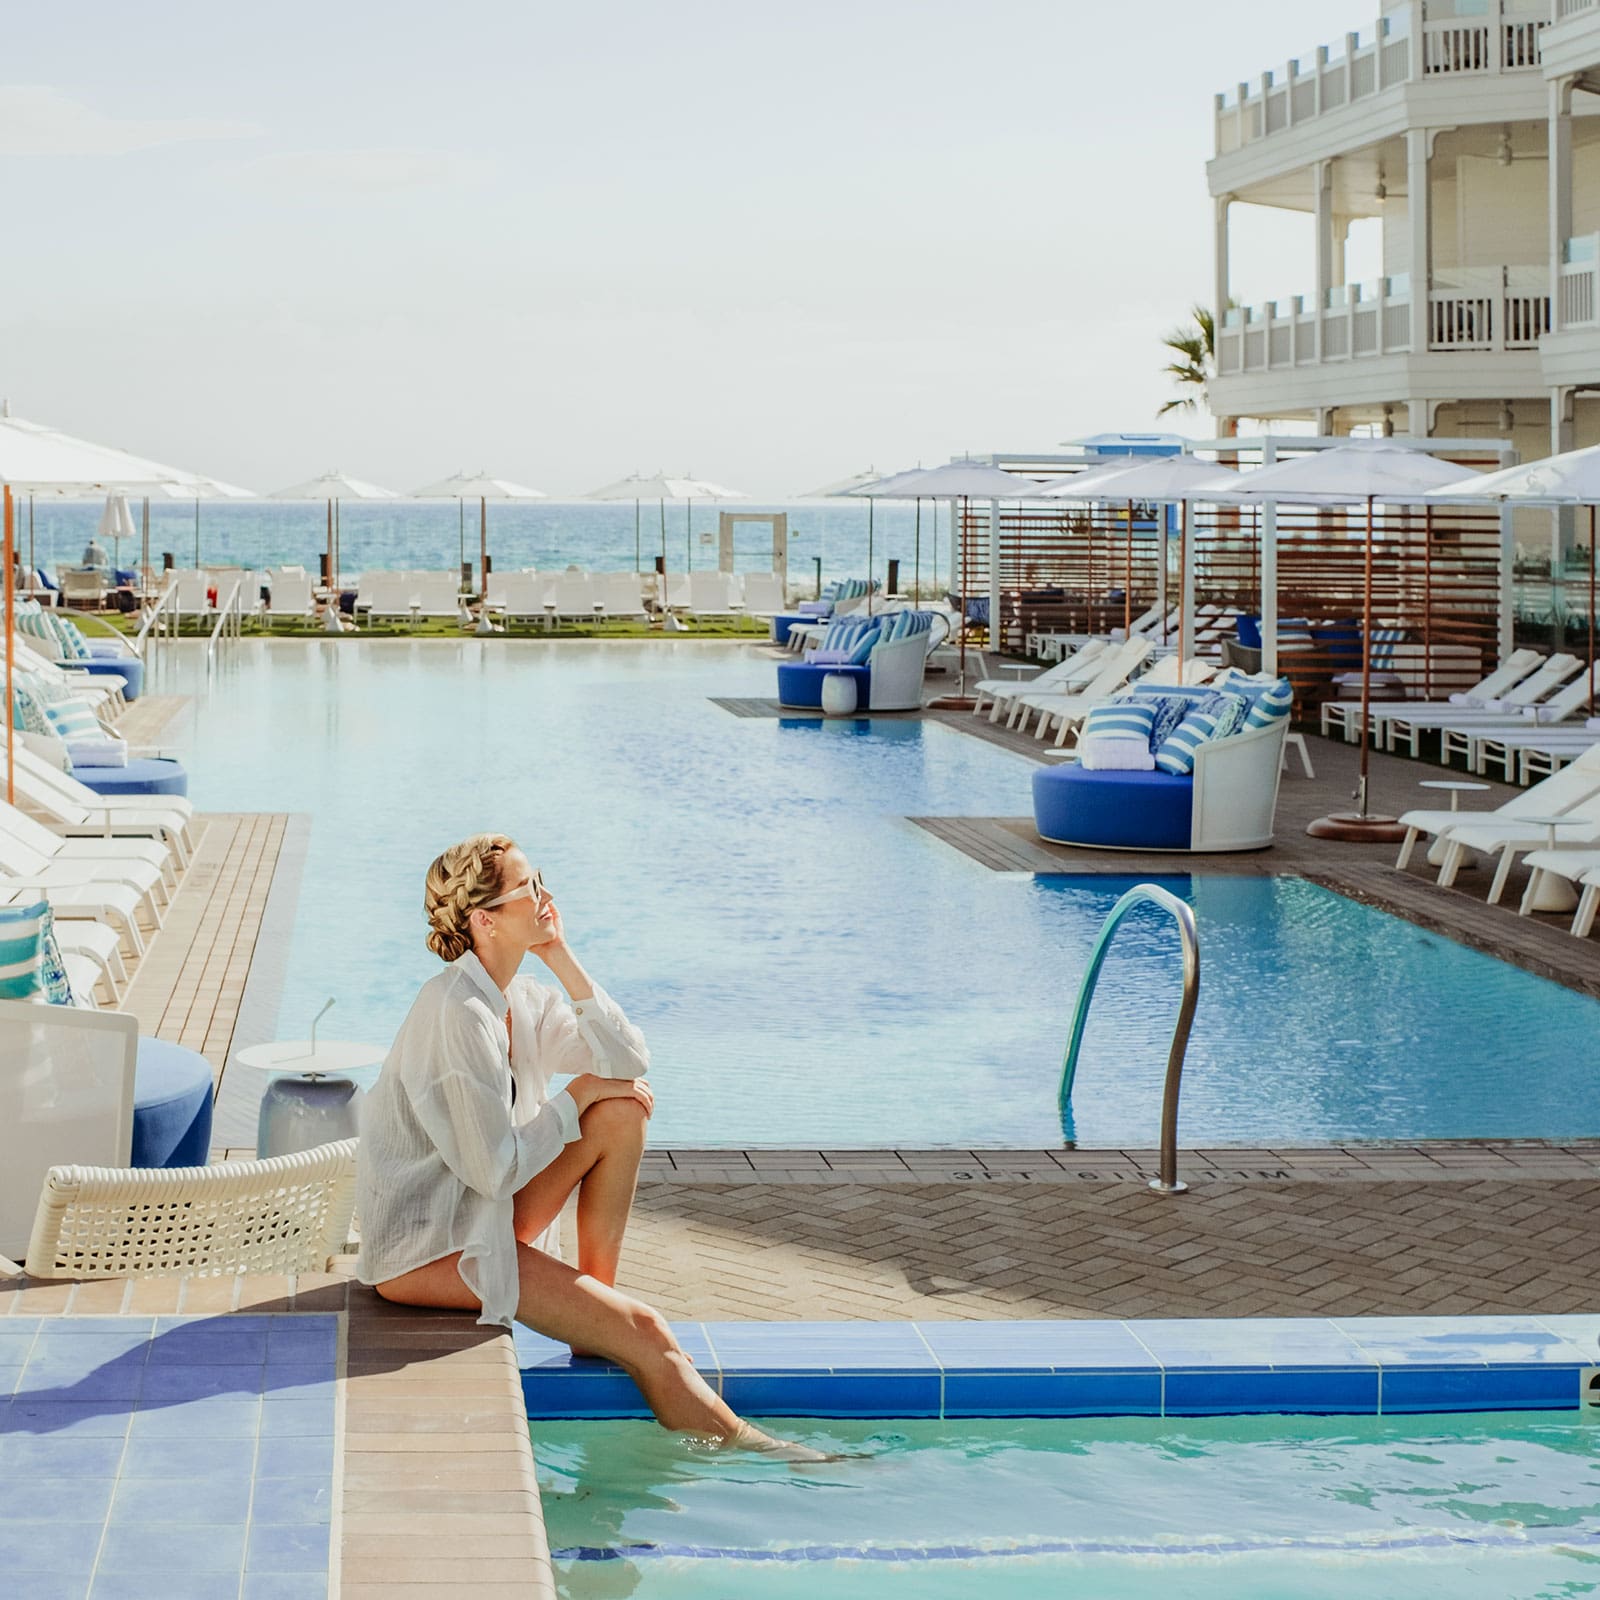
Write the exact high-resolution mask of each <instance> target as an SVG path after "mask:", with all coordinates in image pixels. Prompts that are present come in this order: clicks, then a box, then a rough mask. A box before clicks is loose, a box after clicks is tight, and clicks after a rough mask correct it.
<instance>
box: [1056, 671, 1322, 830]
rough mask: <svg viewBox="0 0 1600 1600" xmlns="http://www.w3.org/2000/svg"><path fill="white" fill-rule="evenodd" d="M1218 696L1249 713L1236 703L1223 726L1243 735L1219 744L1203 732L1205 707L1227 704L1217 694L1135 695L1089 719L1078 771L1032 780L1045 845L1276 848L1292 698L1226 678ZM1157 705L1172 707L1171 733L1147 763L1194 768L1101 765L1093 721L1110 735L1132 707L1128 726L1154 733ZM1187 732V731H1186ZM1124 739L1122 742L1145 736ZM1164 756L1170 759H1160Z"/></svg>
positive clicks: (1267, 686) (1276, 688) (1280, 686)
mask: <svg viewBox="0 0 1600 1600" xmlns="http://www.w3.org/2000/svg"><path fill="white" fill-rule="evenodd" d="M1221 689H1222V691H1223V694H1225V695H1227V696H1230V697H1235V696H1236V697H1240V698H1242V699H1243V700H1244V702H1245V705H1244V707H1243V710H1242V711H1241V710H1240V708H1239V707H1238V705H1237V702H1235V703H1234V704H1233V705H1232V706H1230V707H1228V708H1226V710H1224V711H1223V712H1221V713H1220V716H1221V717H1223V718H1226V719H1227V720H1226V721H1225V722H1224V721H1219V722H1218V725H1219V726H1224V725H1228V724H1230V723H1232V722H1237V721H1239V720H1241V718H1242V721H1243V726H1241V727H1239V729H1238V731H1235V732H1228V733H1225V734H1223V735H1222V736H1220V737H1209V736H1208V734H1207V732H1206V731H1205V729H1204V726H1203V721H1204V719H1205V717H1207V716H1209V715H1210V714H1211V712H1210V710H1208V709H1207V708H1211V710H1215V709H1216V708H1217V707H1218V703H1219V701H1220V700H1221V699H1222V697H1223V696H1222V695H1219V694H1218V693H1217V692H1216V690H1215V689H1214V688H1212V687H1210V686H1208V687H1207V688H1204V689H1176V688H1172V687H1169V686H1162V687H1160V688H1151V689H1145V690H1140V689H1138V688H1137V687H1136V688H1135V689H1134V690H1133V692H1132V693H1131V694H1129V695H1126V696H1123V697H1122V698H1120V699H1119V700H1117V701H1114V702H1111V703H1110V704H1109V705H1108V706H1107V707H1105V708H1104V715H1103V717H1102V716H1099V715H1096V714H1091V716H1092V718H1093V720H1091V722H1090V724H1089V726H1088V728H1087V729H1086V731H1085V733H1084V736H1083V739H1082V740H1081V741H1080V746H1079V748H1080V752H1081V760H1080V763H1079V764H1078V765H1075V766H1062V767H1047V768H1043V769H1041V770H1040V771H1038V772H1035V773H1034V775H1033V815H1034V825H1035V827H1036V828H1037V829H1038V831H1039V836H1040V838H1042V839H1048V840H1051V841H1052V842H1053V843H1056V844H1073V845H1083V846H1087V847H1089V848H1091V849H1098V850H1181V851H1213V850H1216V851H1221V850H1261V849H1264V848H1265V847H1266V846H1268V845H1270V844H1271V843H1272V818H1273V813H1274V811H1275V810H1276V809H1277V804H1278V779H1279V774H1280V772H1281V770H1282V766H1283V743H1284V735H1285V734H1286V733H1287V732H1288V729H1289V709H1290V704H1291V699H1292V691H1291V690H1290V687H1289V684H1288V682H1287V681H1286V680H1284V679H1278V680H1276V681H1275V682H1261V681H1259V680H1250V679H1241V678H1237V677H1234V678H1230V679H1227V680H1225V681H1224V682H1223V684H1222V685H1221ZM1157 701H1163V702H1166V703H1167V706H1166V710H1165V719H1164V720H1165V725H1166V727H1167V728H1168V730H1169V732H1168V734H1167V736H1166V737H1165V738H1162V737H1161V736H1160V727H1161V723H1159V722H1158V723H1157V725H1156V727H1157V739H1158V751H1153V752H1149V757H1150V761H1151V762H1152V763H1153V762H1154V761H1155V760H1157V759H1162V760H1163V763H1164V765H1165V766H1168V767H1172V766H1178V765H1181V764H1182V763H1183V762H1184V761H1185V760H1187V762H1188V763H1189V767H1190V770H1187V771H1174V770H1163V766H1150V767H1148V768H1147V769H1145V770H1138V769H1137V768H1135V769H1129V768H1125V767H1124V768H1105V767H1096V766H1095V765H1094V760H1095V756H1094V751H1095V741H1096V723H1097V722H1100V723H1103V724H1104V725H1106V726H1107V727H1112V726H1114V725H1115V723H1116V722H1117V720H1118V715H1119V708H1132V712H1131V715H1129V716H1127V717H1125V718H1124V720H1126V721H1128V722H1129V723H1130V724H1132V725H1133V726H1134V727H1138V726H1139V725H1140V724H1141V723H1142V725H1143V727H1144V728H1146V729H1147V728H1149V726H1150V719H1151V717H1152V716H1160V715H1161V713H1159V712H1155V711H1153V710H1152V708H1153V707H1154V705H1155V703H1156V702H1157ZM1174 701H1188V702H1190V703H1191V710H1192V711H1194V712H1196V713H1198V714H1199V716H1198V718H1192V717H1188V716H1186V714H1185V713H1184V712H1183V710H1182V707H1181V706H1179V707H1176V708H1175V707H1173V705H1172V702H1174ZM1175 717H1176V718H1177V719H1178V720H1177V721H1174V720H1173V719H1174V718H1175ZM1212 720H1214V721H1218V718H1216V717H1213V718H1212ZM1180 727H1181V728H1182V729H1184V730H1186V731H1185V732H1182V733H1179V729H1180ZM1118 732H1119V734H1120V735H1121V739H1122V740H1126V739H1128V738H1139V737H1144V736H1145V735H1144V733H1143V732H1139V733H1137V734H1133V733H1128V732H1125V731H1124V730H1118ZM1174 734H1177V735H1178V737H1177V739H1176V744H1174V743H1173V735H1174ZM1159 751H1165V752H1166V754H1165V756H1164V757H1159V756H1158V752H1159ZM1085 763H1088V764H1087V765H1086V764H1085Z"/></svg>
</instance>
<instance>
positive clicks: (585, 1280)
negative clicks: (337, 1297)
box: [378, 1147, 763, 1440]
mask: <svg viewBox="0 0 1600 1600" xmlns="http://www.w3.org/2000/svg"><path fill="white" fill-rule="evenodd" d="M569 1148H570V1147H569ZM517 1271H518V1277H519V1280H520V1286H519V1292H518V1301H517V1320H518V1321H519V1322H524V1323H526V1324H527V1325H528V1326H529V1327H530V1328H532V1329H534V1330H535V1331H536V1332H538V1333H542V1334H544V1335H546V1337H548V1338H551V1339H559V1340H561V1341H562V1342H563V1343H565V1344H569V1345H575V1346H577V1347H579V1348H580V1349H584V1350H593V1351H596V1352H598V1353H599V1354H600V1355H603V1356H605V1357H606V1358H607V1359H608V1360H611V1361H615V1362H616V1363H617V1365H618V1366H620V1367H622V1368H623V1369H624V1370H625V1371H626V1372H627V1373H628V1375H629V1376H630V1377H631V1378H632V1379H633V1381H634V1382H635V1383H636V1384H638V1386H639V1392H640V1393H641V1394H643V1396H644V1398H645V1400H646V1402H647V1403H648V1405H649V1407H650V1409H651V1410H652V1411H653V1412H654V1413H655V1415H656V1420H657V1421H658V1422H659V1423H660V1424H661V1425H662V1427H664V1428H673V1429H676V1430H678V1431H680V1432H683V1433H699V1434H706V1435H709V1436H711V1437H713V1438H717V1439H723V1440H729V1439H733V1438H734V1437H735V1436H736V1435H737V1434H738V1433H739V1430H740V1427H741V1423H740V1420H739V1418H738V1417H737V1416H736V1415H735V1414H734V1413H733V1412H732V1411H731V1410H730V1409H729V1408H728V1406H727V1405H726V1404H724V1402H723V1401H722V1400H721V1399H719V1398H718V1397H717V1395H716V1394H715V1393H714V1392H713V1391H712V1389H711V1388H710V1386H709V1385H708V1384H707V1383H706V1381H705V1379H704V1378H702V1377H701V1376H700V1374H699V1373H698V1372H696V1371H695V1369H694V1365H693V1363H692V1362H691V1361H690V1360H689V1358H688V1356H687V1355H685V1354H684V1352H683V1349H682V1347H681V1346H680V1345H679V1344H678V1341H677V1340H676V1339H675V1338H674V1337H673V1335H672V1330H671V1328H669V1327H668V1326H667V1322H666V1318H664V1317H663V1316H662V1315H661V1313H660V1312H658V1311H655V1310H652V1309H651V1307H649V1306H647V1305H644V1304H643V1303H642V1302H640V1301H638V1300H634V1299H631V1298H630V1297H629V1296H627V1295H625V1294H622V1293H620V1292H619V1291H618V1290H616V1289H613V1288H612V1287H611V1286H610V1285H609V1284H604V1283H600V1282H598V1281H597V1280H596V1279H594V1278H592V1277H590V1276H589V1275H588V1274H587V1273H582V1272H577V1271H575V1270H574V1269H573V1268H571V1267H569V1266H567V1264H566V1263H565V1262H562V1261H557V1260H556V1259H555V1258H554V1257H553V1256H547V1255H545V1254H544V1252H543V1251H540V1250H535V1249H533V1248H531V1247H530V1246H528V1245H524V1244H519V1245H518V1246H517ZM378 1293H379V1294H380V1295H382V1296H383V1298H384V1299H385V1300H392V1301H394V1302H396V1303H397V1304H399V1305H410V1306H427V1307H433V1308H437V1309H441V1310H459V1311H476V1310H478V1309H479V1301H478V1297H477V1296H476V1295H475V1294H474V1293H473V1292H472V1290H471V1289H470V1288H469V1287H468V1286H467V1284H466V1282H465V1281H464V1280H463V1278H462V1276H461V1256H460V1253H459V1252H458V1253H456V1254H455V1255H450V1256H446V1257H444V1258H443V1259H442V1260H440V1261H431V1262H429V1263H428V1265H427V1266H425V1267H418V1268H417V1269H416V1270H415V1271H414V1272H408V1273H405V1274H404V1275H403V1276H401V1277H398V1278H391V1279H390V1280H389V1281H388V1282H387V1283H383V1284H380V1285H378ZM753 1437H754V1439H755V1440H760V1439H761V1438H762V1437H763V1436H762V1435H759V1434H756V1435H754V1436H753Z"/></svg>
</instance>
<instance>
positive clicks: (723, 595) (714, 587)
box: [687, 572, 743, 617]
mask: <svg viewBox="0 0 1600 1600" xmlns="http://www.w3.org/2000/svg"><path fill="white" fill-rule="evenodd" d="M737 582H738V579H737V578H736V576H735V575H734V574H733V573H731V572H691V573H690V574H689V605H688V608H687V609H688V613H689V615H690V616H691V617H731V616H734V615H736V614H737V613H738V612H739V611H741V610H742V609H743V605H742V602H741V601H740V600H739V597H738V595H737V593H736V585H737Z"/></svg>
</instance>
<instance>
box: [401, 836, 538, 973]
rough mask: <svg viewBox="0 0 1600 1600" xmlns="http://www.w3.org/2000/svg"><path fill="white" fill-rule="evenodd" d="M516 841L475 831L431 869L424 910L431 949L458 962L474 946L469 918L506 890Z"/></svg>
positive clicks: (425, 890) (425, 891)
mask: <svg viewBox="0 0 1600 1600" xmlns="http://www.w3.org/2000/svg"><path fill="white" fill-rule="evenodd" d="M515 849H516V843H515V842H514V841H513V840H511V839H508V838H507V837H506V836H505V835H504V834H503V833H475V834H473V836H472V837H471V838H470V839H463V840H462V841H461V843H460V844H453V845H451V846H450V848H449V849H448V850H446V851H445V852H444V854H443V855H441V856H440V857H438V859H437V860H436V861H435V862H434V863H433V865H432V866H431V867H429V868H428V881H427V883H426V885H425V886H424V888H423V891H422V909H423V911H424V912H425V913H426V914H427V918H428V948H429V949H430V950H431V951H433V953H434V954H435V955H436V956H438V958H439V959H440V960H441V961H457V960H459V959H460V958H461V957H462V956H464V955H465V954H466V953H467V951H469V950H470V949H471V948H472V929H471V927H470V925H469V922H468V918H469V917H470V916H471V914H472V912H473V911H474V910H476V908H477V907H479V906H481V905H482V904H484V902H485V901H488V900H493V899H494V898H495V896H496V895H498V894H499V893H500V876H501V870H502V863H503V862H504V860H505V855H506V851H508V850H515Z"/></svg>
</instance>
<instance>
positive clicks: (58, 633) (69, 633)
mask: <svg viewBox="0 0 1600 1600" xmlns="http://www.w3.org/2000/svg"><path fill="white" fill-rule="evenodd" d="M45 620H46V621H47V622H48V623H50V625H51V626H52V628H54V630H55V637H56V642H57V644H58V645H59V646H60V652H59V653H60V656H61V659H62V660H63V661H87V660H88V659H89V642H88V640H86V639H85V638H84V636H83V630H82V629H81V628H79V627H78V626H77V625H76V624H74V623H71V622H68V621H67V619H66V618H65V617H54V616H46V617H45Z"/></svg>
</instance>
